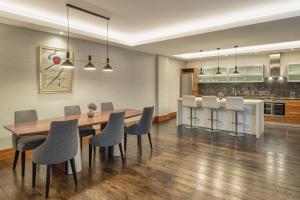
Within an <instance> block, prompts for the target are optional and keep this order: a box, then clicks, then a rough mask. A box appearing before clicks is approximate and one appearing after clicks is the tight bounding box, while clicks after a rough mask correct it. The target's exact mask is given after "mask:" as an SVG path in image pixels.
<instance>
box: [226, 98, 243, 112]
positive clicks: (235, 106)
mask: <svg viewBox="0 0 300 200" xmlns="http://www.w3.org/2000/svg"><path fill="white" fill-rule="evenodd" d="M225 108H226V109H227V110H233V111H244V98H243V97H227V98H226V104H225Z"/></svg>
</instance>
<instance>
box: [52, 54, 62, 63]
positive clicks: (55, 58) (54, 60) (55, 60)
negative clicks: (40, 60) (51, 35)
mask: <svg viewBox="0 0 300 200" xmlns="http://www.w3.org/2000/svg"><path fill="white" fill-rule="evenodd" d="M52 61H53V63H54V64H56V65H58V64H60V62H61V58H60V57H59V56H53V58H52Z"/></svg>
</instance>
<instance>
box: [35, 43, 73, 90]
mask: <svg viewBox="0 0 300 200" xmlns="http://www.w3.org/2000/svg"><path fill="white" fill-rule="evenodd" d="M67 52H68V50H67V49H62V48H55V47H47V46H39V55H38V56H39V62H38V84H39V86H38V88H39V93H64V92H69V93H70V92H72V89H73V80H74V69H63V68H62V67H61V64H62V63H63V62H64V61H65V60H66V54H67ZM69 52H70V60H71V61H73V58H74V55H73V51H72V50H69Z"/></svg>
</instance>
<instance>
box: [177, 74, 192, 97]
mask: <svg viewBox="0 0 300 200" xmlns="http://www.w3.org/2000/svg"><path fill="white" fill-rule="evenodd" d="M193 94H194V91H193V73H183V74H181V76H180V96H181V97H182V96H183V95H193Z"/></svg>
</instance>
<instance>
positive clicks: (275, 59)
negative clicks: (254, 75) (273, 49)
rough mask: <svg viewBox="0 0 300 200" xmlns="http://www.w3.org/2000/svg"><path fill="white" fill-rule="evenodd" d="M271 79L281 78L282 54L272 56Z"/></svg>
mask: <svg viewBox="0 0 300 200" xmlns="http://www.w3.org/2000/svg"><path fill="white" fill-rule="evenodd" d="M269 70H270V73H269V77H272V78H278V77H280V76H281V73H280V72H281V66H280V53H275V54H271V55H270V65H269Z"/></svg>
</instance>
